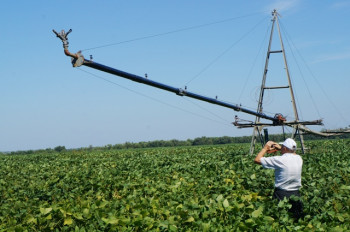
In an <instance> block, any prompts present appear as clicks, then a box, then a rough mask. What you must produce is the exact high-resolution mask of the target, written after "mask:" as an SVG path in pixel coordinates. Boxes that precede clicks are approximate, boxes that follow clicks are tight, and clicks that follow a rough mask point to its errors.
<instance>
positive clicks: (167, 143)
mask: <svg viewBox="0 0 350 232" xmlns="http://www.w3.org/2000/svg"><path fill="white" fill-rule="evenodd" d="M345 129H347V128H345ZM289 137H291V134H271V135H268V140H273V141H280V142H281V141H283V140H285V139H286V138H289ZM346 138H350V134H349V133H348V134H342V135H337V136H332V137H322V136H319V135H313V134H306V135H304V140H305V141H308V140H322V139H346ZM251 139H252V137H251V136H240V137H230V136H222V137H205V136H202V137H199V138H195V139H187V140H177V139H172V140H155V141H148V142H137V143H134V142H126V143H123V144H115V145H112V144H108V145H106V146H103V147H93V146H92V145H90V146H89V147H83V148H75V149H69V150H114V149H115V150H117V149H118V150H119V149H131V148H156V147H179V146H202V145H219V144H231V143H250V142H251ZM265 139H266V138H264V136H263V135H262V140H265ZM297 139H298V138H297ZM297 139H296V140H297ZM257 141H259V139H258V140H257ZM64 151H67V149H66V147H65V146H57V147H55V148H53V149H52V148H47V149H41V150H28V151H14V152H10V153H6V154H11V155H19V154H34V153H35V154H38V153H60V152H64ZM0 154H1V153H0Z"/></svg>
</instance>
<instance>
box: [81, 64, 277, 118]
mask: <svg viewBox="0 0 350 232" xmlns="http://www.w3.org/2000/svg"><path fill="white" fill-rule="evenodd" d="M82 65H85V66H87V67H90V68H94V69H97V70H100V71H103V72H107V73H110V74H113V75H117V76H120V77H123V78H126V79H129V80H132V81H135V82H139V83H142V84H145V85H150V86H153V87H156V88H159V89H163V90H166V91H169V92H173V93H175V94H177V95H179V96H186V97H190V98H194V99H197V100H201V101H205V102H208V103H211V104H215V105H219V106H223V107H226V108H229V109H233V110H235V111H242V112H244V113H247V114H251V115H255V116H258V117H261V118H264V119H267V120H271V121H277V120H276V118H275V117H271V116H267V115H265V114H263V113H258V112H255V111H252V110H249V109H245V108H242V107H240V106H237V105H232V104H229V103H226V102H223V101H219V100H217V99H215V98H209V97H205V96H202V95H199V94H195V93H192V92H188V91H186V90H184V89H181V88H175V87H172V86H169V85H165V84H162V83H159V82H155V81H152V80H149V79H146V78H144V77H140V76H137V75H135V74H131V73H127V72H124V71H121V70H118V69H115V68H111V67H108V66H105V65H103V64H99V63H96V62H93V61H90V60H85V59H84V62H83V64H82Z"/></svg>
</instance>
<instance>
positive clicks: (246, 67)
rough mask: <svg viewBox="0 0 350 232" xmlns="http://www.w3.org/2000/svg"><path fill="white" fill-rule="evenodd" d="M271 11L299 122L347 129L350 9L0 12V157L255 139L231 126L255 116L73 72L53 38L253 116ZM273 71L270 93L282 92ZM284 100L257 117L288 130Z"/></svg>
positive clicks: (213, 4)
mask: <svg viewBox="0 0 350 232" xmlns="http://www.w3.org/2000/svg"><path fill="white" fill-rule="evenodd" d="M275 8H276V9H277V10H278V11H279V13H280V14H281V16H282V17H281V18H280V23H281V28H282V32H283V33H284V34H283V36H284V37H283V38H284V44H285V47H286V51H287V56H288V64H289V68H290V71H291V78H292V81H293V85H294V89H295V93H296V97H297V105H298V107H299V111H300V112H299V113H300V117H301V119H302V120H315V119H319V118H323V119H324V123H325V127H315V128H313V129H315V130H321V129H323V128H326V129H334V128H339V127H346V126H349V124H350V120H349V116H350V107H349V106H350V104H349V98H350V93H349V92H350V91H349V89H350V88H349V86H350V65H349V64H350V43H349V42H350V30H349V28H350V21H349V20H348V17H349V12H350V1H345V0H338V1H319V0H310V1H301V0H295V1H282V0H281V1H267V0H259V1H258V0H255V1H232V0H225V1H203V0H195V1H187V0H186V1H184V0H180V1H164V0H162V1H160V0H150V1H126V0H125V1H24V0H23V1H2V2H1V8H0V19H1V22H2V23H1V33H0V42H1V43H0V44H1V45H0V49H1V53H0V54H1V56H0V63H1V68H0V93H1V96H0V106H1V111H0V112H1V117H0V151H17V150H28V149H45V148H54V147H56V146H59V145H62V146H66V147H67V148H78V147H87V146H89V145H92V146H104V145H107V144H117V143H124V142H127V141H129V142H139V141H152V140H161V139H163V140H169V139H179V140H185V139H188V138H196V137H201V136H208V137H212V136H241V135H251V133H252V129H237V128H235V127H234V126H232V125H231V124H230V123H231V122H232V121H234V116H235V115H236V114H237V115H238V116H239V117H240V118H242V119H248V120H253V119H254V117H252V116H249V115H245V114H243V113H237V112H235V111H233V110H229V109H225V108H220V107H218V106H214V105H210V104H208V103H202V102H198V101H196V100H191V99H187V98H182V97H178V96H176V95H175V94H172V93H168V92H164V91H162V90H158V89H155V88H152V87H149V86H145V85H141V84H138V83H134V82H131V81H129V80H124V79H121V78H119V77H114V76H111V75H108V74H105V73H102V72H99V71H95V70H92V69H89V68H87V67H81V68H79V69H78V68H73V67H72V66H71V64H70V58H68V57H66V56H65V55H64V54H63V48H62V43H61V41H59V40H58V39H57V38H56V37H55V35H54V34H53V32H52V29H55V30H57V31H60V30H62V29H65V30H68V29H70V28H71V29H72V30H73V32H72V33H71V34H70V35H69V41H70V51H71V52H77V51H78V50H83V54H84V55H85V57H86V58H89V56H90V55H93V59H94V61H96V62H99V63H102V64H105V65H108V66H111V67H114V68H117V69H121V70H124V71H127V72H130V73H133V74H137V75H140V76H143V75H144V74H145V73H147V74H148V78H149V79H152V80H155V81H158V82H161V83H165V84H168V85H171V86H174V87H182V88H183V87H184V86H185V85H187V87H188V90H189V91H191V92H195V93H199V94H203V95H206V96H209V97H215V96H218V98H219V99H221V100H225V101H229V102H231V103H235V104H242V106H244V107H247V108H249V109H252V110H255V109H256V107H257V102H256V101H257V95H258V89H259V86H260V84H261V80H262V73H263V67H264V60H265V54H266V49H267V44H268V41H267V33H268V30H269V29H270V25H271V18H272V17H271V11H272V10H273V9H275ZM219 22H220V23H219ZM192 27H193V28H192ZM189 28H192V29H189ZM182 29H187V30H182ZM175 31H178V32H176V33H175ZM167 32H172V33H168V34H166V33H167ZM154 35H161V36H154ZM152 36H154V37H152ZM143 37H150V38H147V39H139V38H143ZM129 40H134V41H133V42H125V41H129ZM275 41H277V42H278V40H277V37H275ZM110 44H114V45H113V46H105V45H110ZM91 48H92V49H91ZM275 57H276V58H275ZM281 61H282V57H281V56H278V55H275V56H274V60H271V63H270V67H269V73H268V77H267V78H268V79H267V80H268V81H267V83H271V84H274V83H282V85H283V83H285V82H286V76H285V74H284V72H282V73H281V74H278V70H279V69H283V67H282V66H281V65H282V63H281ZM274 68H275V69H274ZM274 70H276V71H274ZM111 82H113V83H111ZM284 91H286V90H279V91H277V92H276V91H275V92H271V94H268V95H267V97H266V102H264V106H265V109H266V113H267V114H271V115H274V114H275V113H282V114H283V115H285V116H287V118H288V119H290V120H292V119H293V112H292V110H291V106H290V97H289V95H288V94H286V95H285V93H284ZM273 132H277V133H280V132H281V131H280V128H278V129H270V133H273Z"/></svg>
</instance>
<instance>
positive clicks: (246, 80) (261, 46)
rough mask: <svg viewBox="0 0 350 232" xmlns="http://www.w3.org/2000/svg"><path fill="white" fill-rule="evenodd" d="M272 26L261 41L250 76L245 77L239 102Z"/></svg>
mask: <svg viewBox="0 0 350 232" xmlns="http://www.w3.org/2000/svg"><path fill="white" fill-rule="evenodd" d="M270 27H271V25H269V26H268V27H267V30H266V33H265V36H264V39H263V40H262V42H261V45H260V48H259V51H258V53H257V55H256V57H255V59H254V61H253V65H252V67H251V69H250V71H249V73H248V76H247V78H245V82H244V84H243V88H242V91H241V93H240V95H239V98H238V101H237V102H240V101H241V99H242V95H243V93H244V91H245V89H246V87H247V83H248V80H249V79H250V77H251V75H252V72H253V67H254V66H255V64H256V62H257V60H258V57H259V54H260V52H261V50H262V48H263V45H264V43H265V40H266V38H267V36H268V32H269V28H270Z"/></svg>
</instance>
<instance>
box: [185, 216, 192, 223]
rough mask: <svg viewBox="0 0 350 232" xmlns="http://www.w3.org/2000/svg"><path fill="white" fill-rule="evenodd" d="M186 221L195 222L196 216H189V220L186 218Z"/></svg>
mask: <svg viewBox="0 0 350 232" xmlns="http://www.w3.org/2000/svg"><path fill="white" fill-rule="evenodd" d="M186 222H194V217H192V216H191V217H189V218H188V219H187V220H186Z"/></svg>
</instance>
